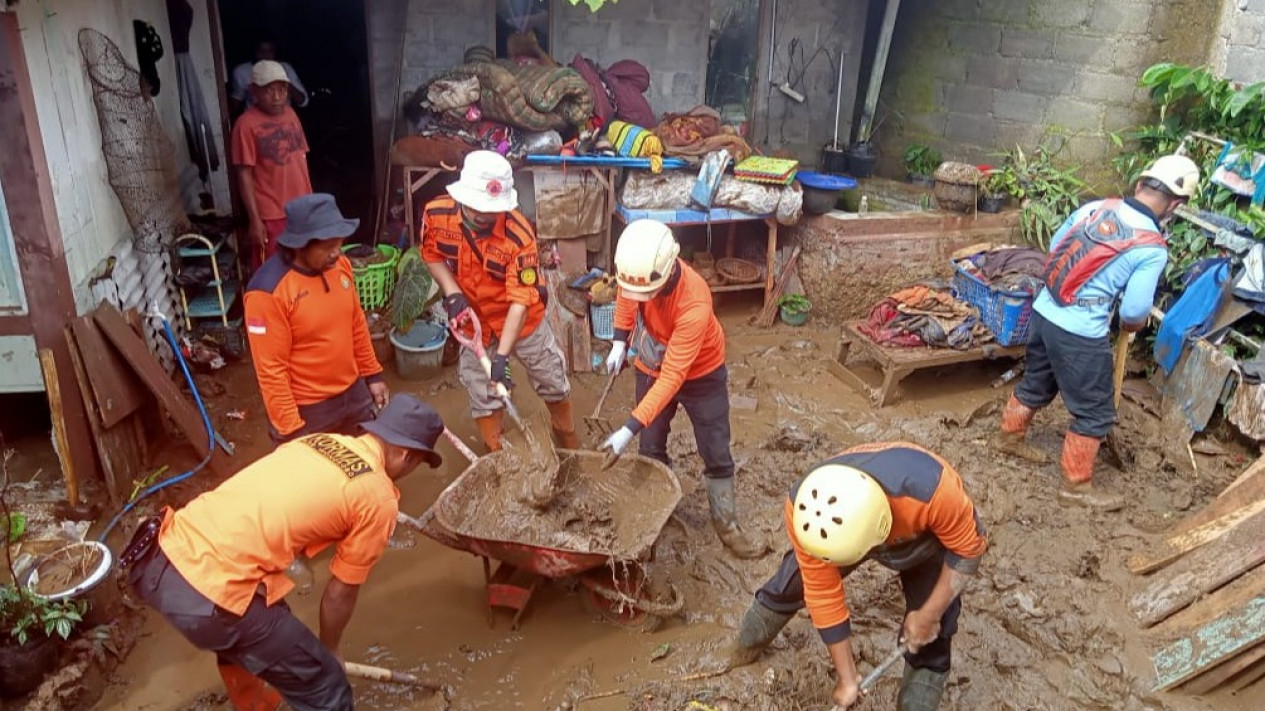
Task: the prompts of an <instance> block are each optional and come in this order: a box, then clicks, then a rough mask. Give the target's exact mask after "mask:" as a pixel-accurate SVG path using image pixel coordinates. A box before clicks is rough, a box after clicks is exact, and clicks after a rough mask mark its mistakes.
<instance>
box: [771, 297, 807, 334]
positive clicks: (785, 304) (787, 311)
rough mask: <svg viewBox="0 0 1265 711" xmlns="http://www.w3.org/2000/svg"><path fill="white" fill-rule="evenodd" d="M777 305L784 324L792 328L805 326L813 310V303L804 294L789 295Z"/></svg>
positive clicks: (779, 300)
mask: <svg viewBox="0 0 1265 711" xmlns="http://www.w3.org/2000/svg"><path fill="white" fill-rule="evenodd" d="M777 305H778V307H779V309H778V314H779V315H780V316H781V317H782V322H783V323H785V324H787V325H790V326H803V325H804V322H805V321H807V320H808V313H809V312H810V311H812V310H813V302H811V301H809V300H808V297H807V296H804V295H803V294H787V295H786V296H783V297H782V298H780V299H778V302H777Z"/></svg>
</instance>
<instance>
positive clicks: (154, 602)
mask: <svg viewBox="0 0 1265 711" xmlns="http://www.w3.org/2000/svg"><path fill="white" fill-rule="evenodd" d="M361 427H363V428H364V431H365V433H364V434H362V435H360V436H359V437H351V436H344V435H333V434H315V435H309V436H307V437H303V438H302V439H298V440H295V441H293V442H289V443H287V444H283V445H281V446H280V447H278V448H277V449H276V451H274V452H272V453H271V454H269V455H267V456H265V457H263V458H262V459H260V460H258V461H256V462H255V463H254V464H251V465H250V466H248V467H246V468H245V469H243V470H241V471H240V472H238V473H237V474H235V475H233V476H232V477H231V478H229V479H228V480H227V481H225V482H224V483H222V484H220V485H219V486H218V487H216V488H215V489H212V490H211V491H208V492H206V493H204V494H202V495H200V496H198V497H197V498H195V499H194V500H193V501H190V502H189V504H188V505H187V506H185V507H184V508H182V509H180V510H179V511H173V510H172V509H170V508H166V509H164V510H163V512H162V513H161V514H159V515H157V516H154V517H152V518H150V519H148V520H146V521H144V522H142V524H141V526H140V528H139V529H138V530H137V532H136V534H135V535H134V536H133V537H132V541H131V542H130V543H129V544H128V546H127V548H126V549H124V552H123V554H122V556H121V557H120V564H121V565H123V566H124V570H125V571H126V575H127V580H128V583H129V584H130V585H131V586H132V588H133V589H134V590H135V591H136V593H137V595H139V596H140V598H141V599H143V600H144V601H145V602H146V603H147V604H149V605H150V606H151V607H153V608H154V609H156V610H157V611H158V612H160V613H161V614H162V616H163V617H164V618H165V619H166V620H167V622H169V623H170V624H171V625H172V626H173V627H175V628H176V629H177V630H179V631H180V633H181V634H182V635H184V636H185V638H186V639H188V640H189V641H190V642H191V643H193V645H194V646H196V647H198V648H199V649H205V650H207V651H211V652H215V654H216V659H217V663H218V664H219V670H220V675H221V676H222V677H223V679H224V683H225V685H226V686H227V688H228V694H229V699H230V700H231V701H232V703H233V706H234V707H235V708H237V709H239V711H240V710H244V709H250V710H251V711H255V710H259V711H264V710H267V711H272V709H276V708H277V707H278V706H279V704H280V703H281V701H282V699H284V700H285V701H286V703H288V704H289V706H290V708H293V709H296V711H315V710H317V709H322V710H334V709H337V710H342V709H351V708H352V692H351V686H350V685H349V684H348V683H347V675H346V673H345V672H344V671H343V665H342V662H341V657H342V655H341V653H340V651H339V645H340V642H341V641H342V638H343V631H344V630H345V629H346V627H347V623H348V621H349V620H350V619H351V615H352V612H353V611H354V610H355V607H356V599H357V596H358V595H359V592H360V586H361V585H363V584H364V582H365V581H366V580H367V579H368V577H369V571H370V570H372V568H373V566H374V564H375V563H376V562H377V561H378V559H379V558H380V557H381V556H382V553H383V551H385V550H386V547H387V541H388V539H389V538H390V537H391V532H392V530H393V529H394V526H395V519H396V515H397V514H398V513H399V499H400V491H399V489H397V488H396V486H395V481H396V480H398V479H400V478H401V477H403V476H404V475H406V474H408V473H409V472H410V471H412V470H413V469H415V468H417V466H418V465H419V464H421V463H422V462H425V463H427V464H429V465H430V466H431V467H432V468H433V467H438V466H439V465H440V464H441V463H442V460H441V458H440V456H439V454H437V453H436V452H435V449H434V448H435V442H436V440H438V439H439V436H440V435H441V434H442V433H443V431H444V423H443V421H442V420H441V419H440V417H439V413H437V412H435V410H434V409H432V408H431V407H430V406H429V405H427V404H425V403H423V402H421V401H420V400H418V399H417V398H415V397H413V396H412V395H400V396H398V397H396V398H394V399H393V400H392V401H391V403H390V404H389V405H387V407H386V409H384V410H383V411H382V412H381V414H380V415H379V416H378V418H377V419H376V420H370V421H368V422H365V423H363V424H362V425H361ZM331 545H333V546H335V551H334V557H333V559H332V560H331V561H330V566H329V568H330V573H331V577H330V580H329V583H327V584H326V586H325V592H324V594H323V595H322V596H321V608H320V630H319V637H318V636H317V635H314V634H312V632H311V630H309V629H308V628H307V627H305V626H304V625H303V623H302V622H300V621H299V619H298V618H297V617H295V616H294V615H293V614H292V613H291V612H290V608H289V606H288V605H286V602H285V596H286V594H287V593H288V592H290V590H291V589H293V588H294V583H292V582H291V581H290V580H289V578H287V577H286V575H285V570H286V567H287V566H289V565H290V563H291V561H293V560H294V559H295V558H296V556H298V555H299V554H300V553H306V554H308V555H314V554H316V553H318V552H320V551H321V550H323V549H324V548H327V547H328V546H331ZM265 682H267V684H269V685H271V687H272V688H269V687H268V686H267V685H265Z"/></svg>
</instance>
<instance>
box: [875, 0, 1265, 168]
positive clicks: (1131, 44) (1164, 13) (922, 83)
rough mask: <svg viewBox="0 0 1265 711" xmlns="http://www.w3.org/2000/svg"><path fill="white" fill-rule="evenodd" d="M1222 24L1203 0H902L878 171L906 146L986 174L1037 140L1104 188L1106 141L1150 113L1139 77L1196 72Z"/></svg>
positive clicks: (897, 163) (896, 164)
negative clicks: (1152, 69) (1157, 69)
mask: <svg viewBox="0 0 1265 711" xmlns="http://www.w3.org/2000/svg"><path fill="white" fill-rule="evenodd" d="M1228 1H1229V2H1231V3H1233V2H1240V3H1241V2H1245V1H1246V0H1228ZM1253 2H1256V0H1253ZM1259 4H1262V5H1265V0H1262V1H1261V2H1260V3H1259ZM1220 18H1221V7H1220V3H1218V2H1208V1H1207V0H1157V1H1155V2H1144V1H1142V0H1008V1H1007V2H990V1H989V0H906V1H905V2H904V3H902V4H901V9H900V15H899V18H898V21H897V28H896V33H895V36H894V37H893V42H892V50H891V56H890V58H889V62H888V70H887V75H886V77H885V78H884V86H883V92H882V96H881V103H880V111H879V113H880V115H884V114H886V116H887V119H886V121H885V122H884V124H883V125H882V126H881V127H880V135H879V136H878V141H879V143H880V150H881V151H882V156H883V157H882V164H881V170H882V171H883V172H885V173H888V174H891V175H899V174H901V173H903V168H902V167H901V153H902V152H903V151H904V149H905V146H907V145H908V144H909V143H911V142H919V143H926V144H930V145H934V146H936V147H938V148H939V149H941V151H942V152H943V153H944V155H945V157H946V158H952V159H959V160H965V161H969V162H975V163H987V162H996V160H997V157H996V155H995V153H996V152H997V151H1000V150H1006V149H1011V148H1014V146H1015V145H1020V146H1022V147H1023V148H1024V149H1025V150H1027V149H1029V148H1032V147H1035V146H1037V145H1038V144H1040V143H1042V141H1045V142H1046V143H1047V145H1050V146H1051V147H1056V148H1057V147H1061V150H1060V151H1059V153H1058V160H1059V161H1062V162H1064V163H1066V164H1078V165H1081V166H1082V167H1083V171H1082V174H1083V175H1084V177H1086V178H1087V179H1089V180H1090V181H1091V182H1092V183H1093V184H1094V185H1095V186H1096V187H1099V188H1101V189H1104V190H1109V189H1112V188H1114V185H1112V183H1113V181H1114V180H1115V176H1114V174H1113V173H1112V171H1111V169H1110V166H1109V165H1108V164H1107V161H1106V158H1107V157H1108V156H1110V155H1111V154H1112V153H1113V152H1114V150H1113V146H1112V143H1111V140H1110V136H1109V134H1110V133H1111V132H1112V131H1117V130H1120V129H1123V128H1126V127H1128V126H1132V125H1136V124H1138V123H1140V122H1142V121H1144V120H1146V118H1147V116H1148V113H1149V108H1150V104H1149V102H1148V99H1147V95H1146V92H1145V91H1144V90H1142V89H1140V88H1138V86H1137V80H1138V77H1140V76H1141V74H1142V72H1143V71H1144V70H1145V69H1146V68H1147V67H1148V66H1150V65H1151V64H1154V63H1156V62H1160V61H1175V62H1183V63H1190V64H1202V63H1203V62H1205V61H1206V60H1207V57H1208V56H1209V46H1210V44H1211V41H1212V35H1213V34H1214V33H1212V32H1210V31H1209V28H1213V27H1216V26H1217V23H1218V22H1219V20H1220Z"/></svg>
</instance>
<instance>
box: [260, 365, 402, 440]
mask: <svg viewBox="0 0 1265 711" xmlns="http://www.w3.org/2000/svg"><path fill="white" fill-rule="evenodd" d="M376 415H377V410H376V409H375V408H374V403H373V395H372V394H371V393H370V392H369V386H368V385H367V384H365V379H364V378H359V379H357V380H356V382H354V383H352V384H351V387H349V388H347V389H346V390H344V391H342V392H341V393H339V394H337V395H335V396H334V397H331V398H329V399H327V400H321V401H320V402H314V403H312V404H311V405H299V416H300V417H302V418H303V422H304V425H303V426H302V427H300V428H299V429H297V430H295V431H294V432H291V433H290V434H288V435H282V434H279V433H278V432H277V430H276V429H274V428H273V427H272V425H269V426H268V434H269V435H270V436H271V437H272V441H273V442H275V443H277V444H283V443H285V442H289V441H290V440H294V439H298V438H299V437H304V436H306V435H310V434H316V433H318V432H324V433H328V434H358V433H359V425H360V423H361V422H367V421H369V420H372V419H373V418H374V417H375V416H376Z"/></svg>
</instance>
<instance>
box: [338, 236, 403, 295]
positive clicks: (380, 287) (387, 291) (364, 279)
mask: <svg viewBox="0 0 1265 711" xmlns="http://www.w3.org/2000/svg"><path fill="white" fill-rule="evenodd" d="M357 246H358V245H354V244H349V245H346V246H344V247H343V251H344V252H346V251H348V250H351V249H354V248H355V247H357ZM378 253H379V254H385V255H387V260H386V261H385V262H378V263H377V264H370V265H369V266H367V267H352V270H351V271H352V276H353V280H354V281H355V282H356V294H357V295H359V296H360V307H361V308H363V309H364V310H365V311H369V310H372V309H377V308H381V307H383V306H386V305H387V302H388V301H390V300H391V292H392V291H393V290H394V289H395V265H396V263H398V262H399V261H400V250H398V249H396V248H395V247H392V246H390V245H386V244H380V245H378Z"/></svg>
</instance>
